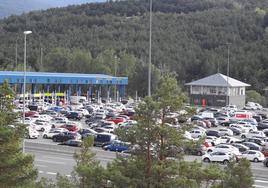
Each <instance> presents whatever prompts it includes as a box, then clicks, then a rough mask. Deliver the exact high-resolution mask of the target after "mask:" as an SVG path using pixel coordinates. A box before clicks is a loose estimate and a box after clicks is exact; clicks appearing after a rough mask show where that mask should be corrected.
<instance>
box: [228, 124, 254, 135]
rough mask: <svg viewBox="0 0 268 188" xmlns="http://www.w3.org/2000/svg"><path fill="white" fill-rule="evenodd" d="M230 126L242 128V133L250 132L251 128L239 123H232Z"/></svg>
mask: <svg viewBox="0 0 268 188" xmlns="http://www.w3.org/2000/svg"><path fill="white" fill-rule="evenodd" d="M230 127H234V128H237V129H240V130H241V132H242V133H248V132H249V130H250V129H249V128H248V127H244V126H241V125H237V124H231V125H230Z"/></svg>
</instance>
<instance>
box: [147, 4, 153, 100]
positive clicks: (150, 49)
mask: <svg viewBox="0 0 268 188" xmlns="http://www.w3.org/2000/svg"><path fill="white" fill-rule="evenodd" d="M152 9H153V2H152V0H150V31H149V65H148V96H149V97H150V96H151V84H152V81H151V79H152V77H151V76H152V73H151V72H152Z"/></svg>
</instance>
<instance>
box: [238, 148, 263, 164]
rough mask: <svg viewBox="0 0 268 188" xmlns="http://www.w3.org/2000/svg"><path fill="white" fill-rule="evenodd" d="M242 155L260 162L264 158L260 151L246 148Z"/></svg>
mask: <svg viewBox="0 0 268 188" xmlns="http://www.w3.org/2000/svg"><path fill="white" fill-rule="evenodd" d="M242 157H243V158H246V159H248V160H249V161H254V162H260V161H263V160H264V159H265V157H264V155H263V153H262V152H260V151H255V150H248V151H245V152H243V153H242Z"/></svg>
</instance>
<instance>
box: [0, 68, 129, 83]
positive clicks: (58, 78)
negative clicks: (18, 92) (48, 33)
mask: <svg viewBox="0 0 268 188" xmlns="http://www.w3.org/2000/svg"><path fill="white" fill-rule="evenodd" d="M23 75H24V72H12V71H0V83H3V82H4V81H5V80H7V81H8V82H9V83H10V84H22V83H23ZM26 83H27V84H78V85H88V84H90V85H127V84H128V78H127V77H113V76H109V75H104V74H76V73H52V72H26Z"/></svg>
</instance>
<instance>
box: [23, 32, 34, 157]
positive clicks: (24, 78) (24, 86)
mask: <svg viewBox="0 0 268 188" xmlns="http://www.w3.org/2000/svg"><path fill="white" fill-rule="evenodd" d="M31 33H32V31H24V32H23V34H24V64H23V72H24V73H23V120H22V121H23V124H25V91H26V36H27V35H29V34H31ZM22 151H23V153H24V139H23V146H22Z"/></svg>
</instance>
